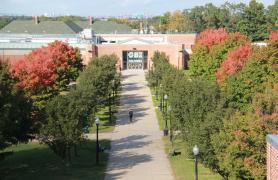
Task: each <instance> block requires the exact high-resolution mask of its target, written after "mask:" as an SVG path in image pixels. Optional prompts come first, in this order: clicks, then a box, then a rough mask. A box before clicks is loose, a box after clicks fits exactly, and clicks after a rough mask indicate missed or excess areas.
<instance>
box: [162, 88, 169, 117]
mask: <svg viewBox="0 0 278 180" xmlns="http://www.w3.org/2000/svg"><path fill="white" fill-rule="evenodd" d="M167 101H168V95H167V94H165V95H164V102H165V104H164V105H165V108H163V110H164V114H166V117H167Z"/></svg>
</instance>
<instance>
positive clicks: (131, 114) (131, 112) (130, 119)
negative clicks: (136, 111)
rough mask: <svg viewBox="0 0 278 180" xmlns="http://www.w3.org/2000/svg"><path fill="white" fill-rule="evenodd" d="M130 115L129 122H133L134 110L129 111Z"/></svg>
mask: <svg viewBox="0 0 278 180" xmlns="http://www.w3.org/2000/svg"><path fill="white" fill-rule="evenodd" d="M128 114H129V121H130V122H132V118H133V111H132V110H129V112H128Z"/></svg>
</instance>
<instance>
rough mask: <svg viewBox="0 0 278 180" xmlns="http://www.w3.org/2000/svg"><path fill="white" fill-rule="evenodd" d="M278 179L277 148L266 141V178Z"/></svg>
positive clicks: (270, 179) (268, 179) (269, 179)
mask: <svg viewBox="0 0 278 180" xmlns="http://www.w3.org/2000/svg"><path fill="white" fill-rule="evenodd" d="M277 179H278V149H276V148H275V147H274V146H272V145H271V144H270V143H267V180H277Z"/></svg>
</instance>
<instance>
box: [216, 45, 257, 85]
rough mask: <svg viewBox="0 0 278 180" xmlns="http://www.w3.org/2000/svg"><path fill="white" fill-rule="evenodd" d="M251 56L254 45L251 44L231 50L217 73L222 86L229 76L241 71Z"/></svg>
mask: <svg viewBox="0 0 278 180" xmlns="http://www.w3.org/2000/svg"><path fill="white" fill-rule="evenodd" d="M251 54H252V45H251V44H249V43H248V44H245V45H241V46H239V47H238V48H235V49H232V50H230V51H229V53H228V55H227V57H226V59H225V60H224V61H223V63H222V64H221V65H220V68H219V69H218V70H217V72H216V78H217V81H218V83H220V84H222V83H223V82H224V81H225V79H226V78H227V77H228V76H231V75H233V74H235V73H236V72H238V71H240V70H241V69H242V67H243V66H244V64H245V62H246V61H247V59H248V57H249V56H250V55H251Z"/></svg>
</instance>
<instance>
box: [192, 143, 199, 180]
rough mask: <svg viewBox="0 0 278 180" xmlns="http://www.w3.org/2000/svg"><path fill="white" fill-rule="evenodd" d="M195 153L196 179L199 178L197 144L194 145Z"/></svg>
mask: <svg viewBox="0 0 278 180" xmlns="http://www.w3.org/2000/svg"><path fill="white" fill-rule="evenodd" d="M193 154H194V156H195V180H198V154H199V148H198V146H197V145H195V146H194V147H193Z"/></svg>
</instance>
